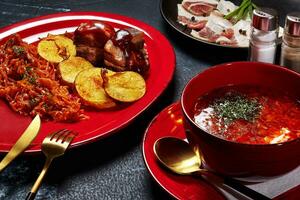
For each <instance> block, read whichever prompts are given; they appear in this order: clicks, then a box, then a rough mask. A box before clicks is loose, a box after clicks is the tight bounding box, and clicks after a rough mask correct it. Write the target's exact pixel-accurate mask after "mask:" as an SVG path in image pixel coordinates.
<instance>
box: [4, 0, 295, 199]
mask: <svg viewBox="0 0 300 200" xmlns="http://www.w3.org/2000/svg"><path fill="white" fill-rule="evenodd" d="M272 2H274V1H272V0H268V1H265V3H266V4H268V5H272ZM276 2H277V3H276V4H278V5H277V9H279V11H280V13H281V15H284V14H285V13H286V12H287V11H289V9H291V8H294V4H296V2H297V4H298V7H299V2H298V1H296V0H289V1H276ZM278 2H282V5H280V3H278ZM283 2H284V3H283ZM273 6H275V7H276V5H273ZM67 11H99V12H109V13H117V14H121V15H126V16H129V17H133V18H136V19H138V20H141V21H143V22H145V23H148V24H149V25H151V26H153V27H155V28H157V29H158V30H160V31H161V32H162V33H163V34H164V35H165V36H166V37H167V38H168V39H169V40H170V42H171V44H172V45H173V46H174V49H175V53H176V57H177V64H176V71H175V75H174V78H173V81H172V82H171V83H170V85H169V87H168V88H167V90H166V91H165V92H164V93H163V94H162V95H161V97H160V98H159V99H158V100H157V101H156V102H155V103H154V104H153V105H152V106H151V107H150V108H149V109H148V110H147V111H145V112H144V113H143V114H142V115H141V116H139V117H138V118H137V119H136V120H135V121H134V122H133V123H132V124H131V125H129V126H128V127H127V128H125V129H123V130H121V131H119V132H118V133H117V134H115V135H113V136H110V137H109V138H106V139H103V140H101V141H97V142H94V143H92V144H89V145H84V146H81V147H79V148H75V149H73V150H71V151H68V152H67V153H66V155H65V156H63V157H61V158H58V159H57V160H55V162H54V163H53V165H52V166H51V168H50V171H49V174H48V175H47V176H46V179H45V180H44V182H43V185H42V187H41V188H40V190H39V193H38V195H37V198H36V199H63V200H69V199H80V200H81V199H169V198H171V197H170V196H169V195H168V194H167V193H166V192H164V191H163V190H162V189H161V188H160V187H159V186H158V185H157V184H156V183H155V182H154V181H153V179H152V177H151V176H150V174H149V173H148V171H147V169H146V167H145V165H144V161H143V156H142V151H141V142H142V137H143V134H144V131H145V129H146V127H147V125H148V124H149V122H150V121H151V120H152V118H153V117H154V116H155V115H156V114H157V113H158V112H159V111H161V110H162V109H163V108H164V107H166V106H168V105H169V104H171V103H173V102H176V101H178V100H179V97H180V94H181V91H182V89H183V87H184V85H185V84H186V83H187V81H188V80H189V79H190V78H191V77H193V76H194V75H196V74H197V73H199V72H201V71H203V70H204V69H205V68H207V67H209V66H212V65H215V64H218V63H223V62H229V61H236V60H246V58H247V51H246V50H234V49H231V50H230V49H224V48H217V47H214V46H208V45H204V44H203V45H200V44H199V43H197V42H194V41H192V40H190V39H187V38H185V37H183V36H181V35H180V34H179V33H177V32H176V31H174V30H172V29H171V28H170V27H168V25H167V24H166V23H165V22H164V21H163V19H162V17H161V15H160V11H159V1H158V0H143V1H141V0H127V1H124V0H81V1H80V0H68V1H61V0H51V1H50V0H49V1H42V0H38V1H35V0H18V1H9V0H1V1H0V27H3V26H6V25H9V24H12V23H15V22H18V21H21V20H24V19H28V18H32V17H36V16H40V15H45V14H50V13H56V12H67ZM281 21H282V20H281ZM166 56H167V55H166ZM2 157H3V156H0V158H2ZM43 163H44V156H43V155H36V156H21V157H19V158H17V159H16V160H15V161H14V162H13V163H12V164H11V165H10V166H9V167H8V168H7V169H6V170H4V171H3V172H2V173H1V174H0V199H5V200H9V199H24V198H25V196H26V194H27V192H28V191H29V190H30V188H31V186H32V185H33V183H34V181H35V179H36V178H37V176H38V174H39V172H40V170H41V168H42V166H43Z"/></svg>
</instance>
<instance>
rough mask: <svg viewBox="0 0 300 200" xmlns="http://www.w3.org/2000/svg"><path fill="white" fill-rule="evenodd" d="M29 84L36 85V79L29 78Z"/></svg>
mask: <svg viewBox="0 0 300 200" xmlns="http://www.w3.org/2000/svg"><path fill="white" fill-rule="evenodd" d="M28 82H29V83H31V84H36V78H34V77H33V76H30V77H28Z"/></svg>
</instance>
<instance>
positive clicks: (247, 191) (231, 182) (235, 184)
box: [224, 177, 270, 200]
mask: <svg viewBox="0 0 300 200" xmlns="http://www.w3.org/2000/svg"><path fill="white" fill-rule="evenodd" d="M224 184H225V185H227V186H229V187H231V188H233V189H235V190H236V191H238V192H240V193H241V194H243V195H245V196H247V197H250V198H251V199H261V200H267V199H270V198H269V197H266V196H265V195H263V194H261V193H259V192H256V191H255V190H252V189H251V188H248V187H247V186H245V185H243V184H242V183H240V182H239V181H237V180H235V179H232V178H229V177H224Z"/></svg>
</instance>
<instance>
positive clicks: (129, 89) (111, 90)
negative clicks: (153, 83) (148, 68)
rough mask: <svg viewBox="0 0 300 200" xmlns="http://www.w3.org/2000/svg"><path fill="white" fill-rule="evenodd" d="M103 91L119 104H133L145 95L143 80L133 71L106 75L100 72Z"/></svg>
mask: <svg viewBox="0 0 300 200" xmlns="http://www.w3.org/2000/svg"><path fill="white" fill-rule="evenodd" d="M102 78H103V79H104V84H103V86H104V90H105V92H106V93H107V94H108V95H109V96H110V97H111V98H113V99H115V100H118V101H121V102H133V101H136V100H138V99H140V98H142V97H143V96H144V94H145V93H146V82H145V80H144V78H143V77H142V76H141V75H140V74H138V73H136V72H133V71H126V72H116V73H115V74H112V75H111V74H108V73H103V72H102Z"/></svg>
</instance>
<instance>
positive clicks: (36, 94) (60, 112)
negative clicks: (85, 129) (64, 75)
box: [0, 35, 86, 121]
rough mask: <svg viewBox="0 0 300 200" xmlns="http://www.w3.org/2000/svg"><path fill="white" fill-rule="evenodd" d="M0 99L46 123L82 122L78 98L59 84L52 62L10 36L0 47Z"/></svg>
mask: <svg viewBox="0 0 300 200" xmlns="http://www.w3.org/2000/svg"><path fill="white" fill-rule="evenodd" d="M0 98H2V99H4V100H6V101H7V103H8V104H9V105H10V107H11V108H12V109H13V110H14V111H15V112H18V113H20V114H22V115H30V116H32V117H33V116H35V115H36V114H39V115H40V117H42V118H43V119H45V120H54V121H78V120H82V119H85V118H86V116H85V115H84V114H83V110H82V109H81V104H80V99H79V98H78V97H76V96H74V95H72V94H71V93H70V92H69V91H68V87H67V86H62V85H60V83H59V81H58V78H57V77H56V69H55V66H54V64H53V63H50V62H48V61H46V60H45V59H43V58H41V57H40V56H39V55H38V53H37V48H36V46H34V45H32V44H27V43H25V42H23V41H22V39H21V38H20V36H19V35H12V36H10V38H9V39H8V40H7V41H6V42H5V43H4V44H3V45H1V46H0Z"/></svg>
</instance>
